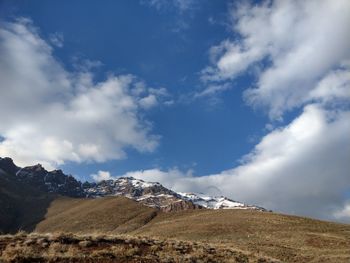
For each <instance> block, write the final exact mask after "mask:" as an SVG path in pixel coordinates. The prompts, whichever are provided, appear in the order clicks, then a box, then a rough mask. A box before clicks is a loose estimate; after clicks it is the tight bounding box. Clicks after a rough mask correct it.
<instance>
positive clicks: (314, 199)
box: [127, 104, 350, 222]
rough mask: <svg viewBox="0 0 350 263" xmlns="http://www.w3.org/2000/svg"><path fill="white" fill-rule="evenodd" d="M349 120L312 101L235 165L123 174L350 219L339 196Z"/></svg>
mask: <svg viewBox="0 0 350 263" xmlns="http://www.w3.org/2000/svg"><path fill="white" fill-rule="evenodd" d="M349 120H350V111H339V112H333V111H327V110H324V109H323V108H322V107H321V106H320V105H318V104H312V105H308V106H306V107H305V108H304V110H303V112H302V114H301V115H300V116H299V117H298V118H296V119H295V120H293V121H292V122H291V123H290V124H289V125H287V126H285V127H281V128H278V129H275V130H273V131H272V132H270V133H269V134H267V135H266V136H264V137H263V138H262V139H261V141H260V142H259V143H258V144H257V145H256V146H255V148H254V149H253V151H252V152H251V153H250V154H248V155H247V156H245V157H244V158H243V160H242V164H241V165H240V166H238V167H236V168H234V169H231V170H226V171H223V172H221V173H219V174H212V175H207V176H201V177H195V176H192V173H191V172H187V173H182V172H181V171H179V170H177V169H173V170H169V171H161V170H158V169H152V170H145V171H135V172H129V173H127V175H128V176H133V177H136V178H140V179H144V180H148V181H158V182H161V183H163V184H164V185H165V186H167V187H170V188H172V189H174V190H176V191H185V192H191V191H195V192H204V193H210V194H214V195H218V194H220V195H226V196H228V197H231V198H233V199H237V200H240V201H244V202H247V203H252V204H257V205H261V206H264V207H266V208H269V209H273V210H275V211H280V212H285V213H289V214H297V215H305V216H312V217H317V218H323V219H330V220H342V221H348V222H350V217H348V216H347V214H346V211H348V210H347V209H348V208H347V206H345V205H346V200H344V193H345V192H346V191H348V190H349V189H350V177H349V176H348V171H350V164H349V161H348V158H349V156H350V140H349V134H350V122H349ZM344 207H345V208H344ZM344 209H345V210H344ZM341 211H343V212H341Z"/></svg>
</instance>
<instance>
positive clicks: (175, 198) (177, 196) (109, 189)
mask: <svg viewBox="0 0 350 263" xmlns="http://www.w3.org/2000/svg"><path fill="white" fill-rule="evenodd" d="M0 169H2V170H3V171H5V172H6V173H7V174H9V175H12V176H13V180H15V181H17V182H21V184H27V185H28V186H31V187H35V188H37V189H38V191H41V192H46V193H51V194H59V195H63V196H68V197H88V198H96V197H104V196H124V197H127V198H130V199H133V200H135V201H137V202H140V203H142V204H144V205H146V206H149V207H152V208H157V209H160V210H162V211H165V212H170V211H180V210H187V209H203V208H207V209H254V210H260V211H264V210H265V209H264V208H261V207H257V206H252V205H246V204H243V203H241V202H237V201H233V200H231V199H228V198H226V197H214V196H207V195H204V194H195V193H177V192H174V191H172V190H170V189H168V188H166V187H164V186H163V185H161V184H160V183H157V182H145V181H143V180H140V179H136V178H133V177H120V178H117V179H113V180H104V181H101V182H98V183H89V182H85V183H81V182H80V181H78V180H76V179H75V178H74V177H73V176H71V175H66V174H64V173H63V172H62V170H54V171H47V170H45V168H44V167H42V166H41V165H40V164H37V165H34V166H28V167H24V168H20V167H18V166H16V165H15V164H14V163H13V161H12V159H10V158H8V157H7V158H0Z"/></svg>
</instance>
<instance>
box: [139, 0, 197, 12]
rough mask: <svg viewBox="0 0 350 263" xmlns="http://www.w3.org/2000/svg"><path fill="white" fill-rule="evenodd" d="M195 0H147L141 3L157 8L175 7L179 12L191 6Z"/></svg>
mask: <svg viewBox="0 0 350 263" xmlns="http://www.w3.org/2000/svg"><path fill="white" fill-rule="evenodd" d="M194 2H195V0H148V1H141V3H144V4H147V5H149V6H152V7H154V8H156V9H158V10H163V9H169V8H176V10H178V11H179V12H184V11H187V10H189V9H191V8H193V5H194Z"/></svg>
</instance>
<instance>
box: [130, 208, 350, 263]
mask: <svg viewBox="0 0 350 263" xmlns="http://www.w3.org/2000/svg"><path fill="white" fill-rule="evenodd" d="M134 234H142V235H148V236H154V237H161V238H177V239H182V240H190V241H202V242H208V243H215V244H226V245H227V244H232V246H234V247H235V248H239V249H242V250H246V251H251V252H254V253H257V254H261V255H268V256H271V257H273V258H277V259H280V260H282V261H285V262H337V263H338V262H350V225H345V224H337V223H331V222H324V221H319V220H313V219H308V218H302V217H296V216H287V215H281V214H276V213H269V212H257V211H250V210H197V211H183V212H178V213H172V214H164V213H163V214H159V215H158V216H157V217H156V218H155V219H154V220H152V221H151V222H150V223H149V224H147V225H145V226H144V227H142V228H140V229H137V230H136V231H134Z"/></svg>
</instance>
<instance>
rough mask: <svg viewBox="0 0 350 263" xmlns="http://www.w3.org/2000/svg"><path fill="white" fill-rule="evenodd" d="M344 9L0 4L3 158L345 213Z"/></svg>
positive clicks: (186, 1)
mask: <svg viewBox="0 0 350 263" xmlns="http://www.w3.org/2000/svg"><path fill="white" fill-rule="evenodd" d="M348 9H349V3H348V2H347V1H345V0H344V1H342V0H337V1H333V2H332V1H326V0H324V1H321V3H320V4H318V3H317V1H309V2H307V3H304V2H303V1H284V2H283V1H271V2H270V1H268V2H267V1H260V2H252V1H224V0H222V1H209V0H208V1H204V0H203V1H198V0H171V1H164V0H150V1H143V0H140V1H137V0H134V1H103V3H100V2H97V1H86V0H85V1H74V2H72V1H68V0H67V1H39V0H38V1H0V23H1V24H0V28H1V29H2V31H1V33H0V40H1V46H0V47H1V49H0V52H2V54H1V57H2V58H0V62H1V63H0V74H1V75H0V77H1V80H2V84H1V92H2V95H3V96H2V99H0V102H1V103H2V106H0V110H2V111H3V113H4V114H2V115H3V116H0V121H1V123H7V125H2V126H1V127H0V136H1V137H0V138H1V141H0V155H9V156H10V157H12V158H14V160H15V161H16V162H17V163H18V164H20V165H29V164H34V163H36V162H41V163H43V164H44V166H46V167H47V168H48V169H53V168H61V169H63V170H64V171H65V172H66V173H71V174H73V175H75V176H76V177H77V178H79V179H81V180H92V177H91V175H92V174H95V175H101V177H102V178H109V177H113V176H122V175H132V176H135V177H140V178H142V179H145V180H155V181H160V182H162V183H163V184H165V185H166V186H168V187H170V188H173V189H175V190H181V191H202V192H208V191H209V190H210V189H213V186H214V188H215V189H217V190H215V191H214V193H213V194H225V195H227V196H229V197H232V198H235V199H240V200H242V201H246V202H252V203H255V204H258V205H262V206H266V207H267V208H270V209H274V210H277V211H282V212H287V213H292V214H302V215H308V216H314V217H318V218H325V219H332V220H343V221H344V220H345V221H346V220H349V218H350V201H349V198H348V193H349V189H350V178H349V176H348V175H347V172H348V171H349V169H350V167H349V164H348V162H347V161H346V159H347V158H348V157H349V154H350V145H349V144H350V142H349V140H350V139H349V136H348V135H346V134H348V132H349V134H350V128H349V117H348V116H349V96H350V95H349V94H350V91H349V82H350V80H349V65H350V62H349V61H350V53H349V50H350V43H349V39H350V38H349V36H348V35H349V34H348V32H347V29H346V27H345V25H346V24H347V22H349V21H350V18H349V14H347V13H346V12H345V11H344V10H348ZM325 15H327V16H328V17H331V18H332V19H329V21H323V19H322V17H324V16H325ZM325 35H327V36H329V37H331V38H332V39H333V42H332V43H329V41H327V39H325V38H324V36H325ZM29 138H30V139H29ZM320 140H321V141H322V143H319V142H320ZM33 149H35V150H33ZM321 164H322V165H321ZM95 178H96V176H95ZM315 181H317V183H316V184H315V183H314V182H315ZM314 184H315V185H316V186H314ZM330 184H331V185H332V187H329V185H330ZM271 188H273V189H274V190H271ZM279 188H281V189H283V190H280V189H279ZM310 188H311V189H312V190H311V191H309V189H310ZM277 200H278V201H277ZM300 203H305V204H304V205H303V206H300V205H299V204H300Z"/></svg>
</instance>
